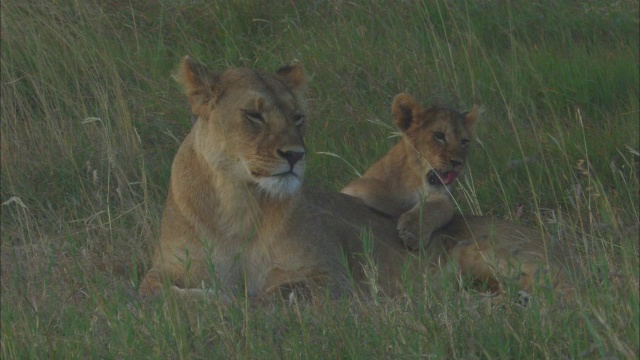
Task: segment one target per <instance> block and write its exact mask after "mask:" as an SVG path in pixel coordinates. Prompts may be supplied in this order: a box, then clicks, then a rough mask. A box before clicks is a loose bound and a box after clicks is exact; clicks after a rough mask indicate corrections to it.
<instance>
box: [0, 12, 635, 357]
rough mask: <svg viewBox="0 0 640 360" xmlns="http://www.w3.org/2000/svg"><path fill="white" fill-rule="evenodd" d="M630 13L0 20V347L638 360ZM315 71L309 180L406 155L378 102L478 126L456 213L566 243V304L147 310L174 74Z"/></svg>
mask: <svg viewBox="0 0 640 360" xmlns="http://www.w3.org/2000/svg"><path fill="white" fill-rule="evenodd" d="M638 8H639V6H638V2H637V1H629V0H622V1H616V2H611V1H600V0H594V1H584V2H582V1H544V0H538V1H521V0H511V1H499V0H466V1H465V0H434V1H426V0H425V1H419V0H407V1H353V2H349V1H341V0H326V1H295V0H292V1H249V0H230V1H199V0H175V1H167V0H162V1H119V0H113V1H107V0H90V1H70V0H59V1H46V0H34V1H18V0H5V1H3V2H2V4H1V7H0V10H1V11H0V15H1V22H0V46H1V50H2V51H1V55H0V56H1V57H0V59H1V62H0V67H1V68H0V74H1V75H0V76H1V81H0V85H1V88H0V89H1V100H0V119H1V128H0V130H1V132H0V149H1V159H0V160H1V192H0V201H1V203H2V206H1V229H2V233H1V264H2V272H1V335H2V338H1V342H0V354H1V355H0V356H1V357H2V358H4V359H13V358H80V357H82V358H85V357H92V358H93V357H99V358H363V359H370V358H414V357H416V358H417V357H425V358H442V359H444V358H462V359H474V358H550V359H558V358H594V359H596V358H597V359H599V358H637V357H638V352H639V351H640V304H639V302H638V300H639V296H638V292H639V291H638V286H639V283H638V280H639V277H640V265H639V256H640V250H639V242H638V235H639V224H640V220H639V211H640V209H639V205H640V201H639V194H640V193H639V191H640V190H639V189H640V187H639V175H638V172H639V171H640V153H639V151H640V144H639V131H640V129H639V127H640V124H639V121H638V116H639V86H640V79H639V73H638V68H639V65H640V63H639V61H640V60H639V59H640V56H639V55H640V54H639V44H640V36H639V13H638ZM185 54H189V55H190V56H191V57H192V58H194V59H197V60H199V61H201V62H204V63H206V64H207V65H208V66H209V68H212V69H216V70H218V71H222V70H224V69H226V68H228V67H235V66H248V67H253V68H260V69H266V70H275V69H277V68H278V67H279V66H280V65H283V64H286V63H288V62H290V61H291V60H293V59H298V60H300V61H301V62H302V63H303V64H304V66H305V68H306V70H307V73H308V74H309V75H310V78H311V81H310V84H309V99H310V102H311V114H310V116H309V129H308V136H307V146H308V150H309V152H310V153H309V158H308V162H307V172H306V181H307V182H308V183H310V184H312V185H313V186H317V187H321V188H324V189H335V190H338V189H339V188H341V187H342V186H343V185H345V184H346V183H348V182H349V181H350V180H352V179H354V178H355V177H356V176H357V174H359V173H362V172H363V171H364V170H365V169H366V168H367V167H368V166H369V165H370V164H371V163H373V162H374V161H375V160H376V159H378V158H379V157H380V156H381V155H382V154H384V153H385V152H386V151H387V150H388V148H389V147H390V146H391V144H393V143H394V142H395V141H397V137H396V136H395V129H394V128H393V126H392V122H391V115H390V103H391V99H392V98H393V96H394V95H395V94H397V93H399V92H401V91H406V92H409V93H411V94H412V95H414V96H416V98H418V99H420V102H421V103H424V104H430V103H434V104H436V103H437V104H442V105H449V106H453V107H455V108H458V109H460V110H463V109H470V108H471V107H472V106H473V105H474V104H479V105H481V106H482V107H483V113H482V115H481V118H480V120H479V122H478V123H477V125H476V129H477V131H476V139H475V141H474V142H475V144H474V148H473V154H472V156H471V158H470V160H469V166H468V168H467V170H466V175H465V177H464V179H462V180H461V181H460V183H459V184H458V188H459V189H458V190H459V191H458V193H457V195H456V199H457V201H458V205H459V208H460V209H459V211H461V212H463V213H474V214H486V215H492V216H495V217H500V218H506V219H510V220H512V221H514V222H518V223H522V224H528V225H530V226H534V227H544V228H546V229H548V230H553V232H554V233H556V234H560V235H561V236H558V238H557V241H561V242H563V243H564V245H565V247H567V248H568V249H569V250H570V251H571V253H572V254H573V255H574V258H575V260H576V263H577V266H576V268H574V269H573V274H574V276H575V281H576V283H577V285H578V289H579V291H578V295H577V296H576V298H575V301H573V302H570V303H566V302H562V303H560V302H558V301H556V300H554V299H553V298H552V297H551V296H548V297H545V296H539V297H534V298H533V299H532V301H530V302H529V304H528V305H527V306H526V307H525V306H521V305H520V304H519V303H518V302H517V301H509V300H507V301H501V302H498V303H497V302H495V301H492V300H493V297H492V295H491V294H487V293H485V292H482V291H479V290H477V289H474V288H470V287H466V286H464V284H462V286H461V284H460V283H461V282H464V279H457V278H456V277H455V276H451V277H434V278H433V279H428V280H429V281H433V282H440V283H438V291H433V292H426V293H425V294H422V296H421V297H420V301H408V300H407V301H404V300H394V301H389V300H384V299H375V300H372V301H369V302H364V303H362V302H356V301H353V300H352V299H348V298H345V299H342V300H339V301H335V300H334V301H328V300H327V301H312V302H310V303H309V302H302V303H293V304H289V303H278V302H275V303H268V304H254V303H252V302H251V301H249V300H248V299H240V300H241V301H238V302H237V303H234V304H231V305H220V304H219V303H216V302H209V301H201V302H194V303H189V304H182V303H179V302H177V301H175V299H173V298H171V297H168V298H163V299H155V300H153V301H142V300H141V299H140V298H139V297H138V295H137V287H138V284H139V281H140V278H141V276H142V274H143V273H144V271H145V270H146V269H147V268H148V266H149V265H150V255H151V251H152V248H153V245H154V243H155V241H156V239H157V237H158V232H159V229H158V225H159V222H160V221H159V220H160V216H161V213H162V207H163V204H164V199H165V196H166V191H167V185H168V179H169V173H170V165H171V161H172V159H173V155H174V154H175V152H176V150H177V147H178V145H179V144H180V141H181V139H182V138H184V136H185V135H186V134H187V132H188V131H189V129H190V126H191V120H190V113H189V109H188V106H187V102H186V100H185V98H184V96H183V95H182V92H181V89H180V88H179V87H178V86H177V84H176V83H175V81H174V80H173V79H172V78H171V74H172V73H173V71H174V70H175V68H176V66H177V64H178V62H179V60H180V58H181V57H182V56H183V55H185Z"/></svg>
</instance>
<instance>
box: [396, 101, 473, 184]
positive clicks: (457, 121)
mask: <svg viewBox="0 0 640 360" xmlns="http://www.w3.org/2000/svg"><path fill="white" fill-rule="evenodd" d="M392 110H393V117H394V120H395V123H396V125H397V126H398V128H399V129H400V130H401V131H402V134H403V137H404V138H405V140H406V141H408V142H409V144H410V145H411V146H412V148H413V149H414V150H415V153H416V155H417V157H418V158H419V160H420V161H419V162H418V163H419V167H420V169H418V171H420V172H421V173H422V174H423V175H424V176H425V179H426V181H427V182H428V183H429V184H430V185H433V186H439V185H449V184H451V183H453V182H454V181H455V179H456V178H457V177H458V175H460V173H461V172H462V170H463V168H464V165H465V162H466V159H467V155H468V150H469V144H470V142H471V131H472V126H473V122H474V121H475V119H476V116H477V112H478V110H477V108H476V107H474V108H473V110H471V111H470V112H465V113H458V112H456V111H454V110H451V109H448V108H442V107H437V106H434V107H432V108H429V109H427V110H425V109H424V108H423V107H422V106H421V105H420V104H418V103H417V102H416V101H415V99H413V97H411V96H410V95H408V94H405V93H401V94H398V95H396V97H395V98H394V99H393V106H392Z"/></svg>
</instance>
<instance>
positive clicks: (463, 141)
mask: <svg viewBox="0 0 640 360" xmlns="http://www.w3.org/2000/svg"><path fill="white" fill-rule="evenodd" d="M469 142H470V140H469V139H462V140H461V141H460V144H462V146H467V145H469Z"/></svg>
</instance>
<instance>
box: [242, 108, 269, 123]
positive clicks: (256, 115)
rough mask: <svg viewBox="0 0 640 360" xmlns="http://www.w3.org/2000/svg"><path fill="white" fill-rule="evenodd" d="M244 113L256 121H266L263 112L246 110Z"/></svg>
mask: <svg viewBox="0 0 640 360" xmlns="http://www.w3.org/2000/svg"><path fill="white" fill-rule="evenodd" d="M244 115H245V116H246V117H247V119H249V120H251V121H253V122H255V123H259V124H262V123H263V122H264V118H263V117H262V114H260V113H259V112H257V111H245V112H244Z"/></svg>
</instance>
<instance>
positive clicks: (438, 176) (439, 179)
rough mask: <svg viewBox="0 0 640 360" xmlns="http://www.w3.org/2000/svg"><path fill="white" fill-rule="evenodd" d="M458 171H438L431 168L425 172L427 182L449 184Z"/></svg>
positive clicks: (456, 176) (455, 177)
mask: <svg viewBox="0 0 640 360" xmlns="http://www.w3.org/2000/svg"><path fill="white" fill-rule="evenodd" d="M458 175H459V174H458V173H456V172H454V171H448V172H439V171H436V170H431V171H429V173H427V182H429V184H431V185H436V186H437V185H450V184H451V183H453V182H454V181H455V180H456V179H457V178H458Z"/></svg>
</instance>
